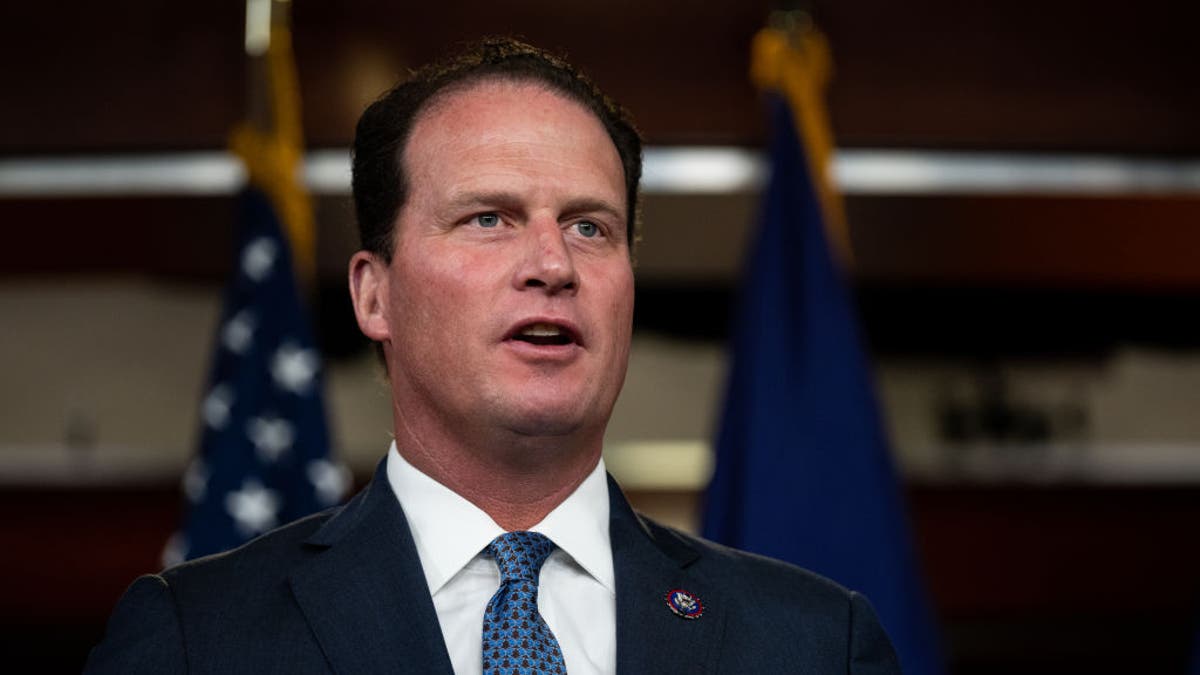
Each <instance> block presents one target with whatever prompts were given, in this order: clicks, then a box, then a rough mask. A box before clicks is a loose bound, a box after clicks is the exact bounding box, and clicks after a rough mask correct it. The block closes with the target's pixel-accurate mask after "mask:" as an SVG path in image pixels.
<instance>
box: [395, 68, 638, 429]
mask: <svg viewBox="0 0 1200 675" xmlns="http://www.w3.org/2000/svg"><path fill="white" fill-rule="evenodd" d="M402 161H403V162H404V168H405V171H406V174H407V176H408V180H409V191H408V198H407V201H406V203H405V206H404V207H403V208H402V209H401V212H400V214H399V216H398V218H397V222H396V234H395V236H396V247H395V255H394V258H393V260H392V262H391V265H390V267H389V268H388V270H387V289H388V290H387V293H386V298H385V300H384V303H385V313H386V323H387V328H388V330H387V332H388V336H387V339H386V340H385V345H386V346H385V352H386V354H387V358H388V364H389V372H390V376H391V380H392V389H393V395H394V396H395V399H396V400H395V404H396V406H397V408H398V410H399V411H400V413H401V414H404V413H405V412H406V411H414V410H418V409H419V410H420V411H422V412H423V413H425V414H426V417H425V418H426V419H435V420H438V423H440V424H442V425H456V426H458V427H459V428H460V430H461V429H470V428H476V429H496V428H502V429H505V430H508V431H510V432H515V433H517V434H521V435H531V436H547V435H549V436H559V435H564V434H572V433H583V434H585V435H587V434H595V435H596V437H597V438H599V435H601V434H602V433H603V429H604V426H605V424H606V423H607V421H608V417H609V415H610V414H611V412H612V407H613V404H614V403H615V401H616V398H617V394H618V393H619V391H620V389H621V385H622V383H623V381H624V378H625V369H626V364H627V361H628V356H629V341H630V331H631V325H632V318H633V270H632V266H631V262H630V256H629V248H628V243H627V238H626V228H627V227H628V223H626V222H625V213H626V199H625V184H624V173H623V169H622V166H621V161H620V158H619V157H618V155H617V151H616V148H615V147H614V146H613V143H612V141H611V140H610V139H609V137H608V134H607V133H606V132H605V130H604V127H603V126H602V125H601V123H600V122H599V120H597V119H596V118H595V116H593V115H592V114H591V113H590V112H588V111H587V110H586V109H584V108H583V107H582V106H580V105H579V104H577V103H575V102H573V101H571V100H569V99H566V98H564V97H562V96H561V95H559V94H556V93H552V92H550V91H547V90H546V89H545V88H543V87H541V86H539V85H537V84H529V83H512V82H500V81H497V82H483V83H479V84H475V85H472V86H470V87H468V88H466V89H464V90H460V91H455V92H453V93H449V94H445V95H443V97H441V98H439V99H438V100H436V101H435V102H434V103H433V104H432V106H431V107H430V108H429V109H428V110H426V111H424V112H423V113H422V114H421V116H420V118H419V119H418V120H417V122H416V124H415V126H414V127H413V130H412V134H411V136H410V138H409V141H408V145H407V148H406V150H405V152H404V155H403V157H402ZM414 406H417V407H418V408H414ZM428 415H432V417H431V418H430V417H428ZM414 419H415V418H414Z"/></svg>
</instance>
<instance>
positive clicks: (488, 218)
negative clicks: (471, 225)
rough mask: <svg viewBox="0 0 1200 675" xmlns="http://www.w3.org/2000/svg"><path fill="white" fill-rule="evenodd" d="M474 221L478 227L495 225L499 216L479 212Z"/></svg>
mask: <svg viewBox="0 0 1200 675" xmlns="http://www.w3.org/2000/svg"><path fill="white" fill-rule="evenodd" d="M475 222H477V223H479V226H480V227H495V226H497V225H499V224H500V216H498V215H496V214H494V213H481V214H479V215H478V216H475Z"/></svg>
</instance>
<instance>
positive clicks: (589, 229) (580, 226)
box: [575, 220, 600, 239]
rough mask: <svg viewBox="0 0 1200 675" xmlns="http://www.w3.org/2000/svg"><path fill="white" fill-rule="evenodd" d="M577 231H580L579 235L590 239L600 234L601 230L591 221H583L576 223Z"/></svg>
mask: <svg viewBox="0 0 1200 675" xmlns="http://www.w3.org/2000/svg"><path fill="white" fill-rule="evenodd" d="M575 229H577V230H579V234H582V235H583V236H585V237H587V238H589V239H590V238H592V237H594V236H596V235H598V234H600V228H599V227H598V226H597V225H596V224H595V223H593V222H592V221H590V220H581V221H579V222H578V223H575Z"/></svg>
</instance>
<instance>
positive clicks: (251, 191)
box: [163, 187, 350, 564]
mask: <svg viewBox="0 0 1200 675" xmlns="http://www.w3.org/2000/svg"><path fill="white" fill-rule="evenodd" d="M239 210H240V213H239V217H238V225H237V234H236V246H235V248H234V250H235V257H234V261H233V262H234V264H233V278H232V279H231V280H230V282H229V286H228V287H227V289H226V291H225V298H224V307H223V310H222V315H221V323H220V326H219V329H218V335H217V339H216V353H215V355H214V357H213V363H212V371H211V374H210V376H209V384H208V390H207V393H206V394H205V396H204V400H203V402H202V404H201V415H200V421H201V425H202V431H201V438H200V451H199V453H198V455H197V457H196V458H195V459H194V460H193V461H192V463H191V465H190V466H189V467H188V469H187V473H186V475H185V476H184V480H183V489H184V495H185V497H186V500H187V513H186V516H185V522H184V526H183V529H182V531H181V532H179V533H177V534H176V535H175V536H174V537H172V538H171V541H170V542H169V543H168V546H167V550H166V552H165V553H164V554H163V557H164V562H165V563H167V564H172V563H175V562H180V561H182V560H185V559H191V558H195V557H199V556H202V555H207V554H210V553H216V552H218V551H224V550H227V549H230V548H234V547H236V546H238V545H240V544H242V543H244V542H246V541H248V540H250V539H252V538H253V537H255V536H257V535H259V534H262V533H263V532H266V531H267V530H269V529H271V528H273V527H276V526H278V525H281V524H283V523H286V522H288V521H290V520H294V519H296V518H299V517H302V516H305V515H308V514H310V513H313V512H315V511H319V510H321V509H323V508H326V507H329V506H332V505H334V504H337V503H338V502H339V501H340V500H341V498H342V496H343V495H344V494H345V492H346V491H347V488H348V487H349V483H350V477H349V473H348V472H347V471H346V469H345V468H344V467H342V466H341V465H339V464H337V463H335V462H333V461H332V460H331V457H330V449H329V431H328V429H327V427H326V422H325V411H324V406H323V403H322V400H321V373H320V359H319V358H318V352H317V349H316V346H315V344H314V340H313V336H312V331H311V329H310V327H309V324H308V319H307V316H306V314H305V311H304V306H303V304H302V302H301V299H300V294H299V292H298V290H297V284H296V280H295V275H294V273H293V270H292V257H291V252H290V250H289V246H288V244H287V241H286V240H285V239H284V237H283V234H282V230H281V228H280V223H279V219H278V217H277V216H276V213H275V209H274V208H273V206H272V204H271V202H270V201H269V199H268V198H267V197H266V195H265V194H264V193H263V192H261V191H260V190H258V189H257V188H254V187H251V188H248V189H247V190H245V191H244V192H243V194H242V195H241V197H240V204H239Z"/></svg>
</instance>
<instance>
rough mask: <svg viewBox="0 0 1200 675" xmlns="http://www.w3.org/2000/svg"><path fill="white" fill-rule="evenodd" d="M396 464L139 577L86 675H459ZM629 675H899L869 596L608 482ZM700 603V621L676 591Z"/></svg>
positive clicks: (624, 670)
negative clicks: (655, 507) (752, 549)
mask: <svg viewBox="0 0 1200 675" xmlns="http://www.w3.org/2000/svg"><path fill="white" fill-rule="evenodd" d="M383 466H384V464H383V463H380V467H379V470H378V471H377V472H376V475H375V478H374V480H373V481H372V482H371V484H370V485H369V486H368V487H367V488H366V489H365V490H363V491H362V492H361V493H359V494H358V495H357V496H356V497H354V499H352V500H351V501H350V502H349V503H347V504H346V505H345V506H344V507H340V508H337V509H332V510H330V511H326V512H324V513H321V514H317V515H314V516H311V517H309V518H305V519H303V520H299V521H297V522H295V523H292V524H290V525H287V526H284V527H282V528H280V529H278V530H275V531H273V532H270V533H268V534H266V535H264V536H262V537H260V538H258V539H256V540H254V541H252V542H250V543H248V544H246V545H245V546H242V547H241V548H238V549H236V550H234V551H230V552H227V553H222V554H219V555H216V556H210V557H208V558H202V559H199V560H195V561H192V562H188V563H184V564H183V565H179V566H177V567H173V568H170V569H168V570H166V571H164V572H162V573H160V574H157V575H152V576H144V577H141V578H139V579H138V580H136V581H135V582H134V583H133V585H132V586H130V588H129V590H128V591H127V592H126V593H125V595H124V597H122V598H121V601H120V602H119V603H118V604H117V607H116V609H115V610H114V611H113V615H112V617H111V618H110V620H109V624H108V631H107V634H106V636H105V638H104V640H103V642H101V643H100V644H99V645H98V646H97V647H96V648H95V649H93V650H92V653H91V656H90V657H89V659H88V663H87V666H86V668H85V672H86V673H185V672H186V673H328V672H336V673H343V674H351V673H352V674H358V673H437V674H441V675H452V672H453V671H452V670H451V666H450V659H449V656H448V655H447V653H446V647H445V643H444V641H443V638H442V633H441V629H440V628H439V626H438V619H437V614H436V612H435V611H434V608H433V601H432V599H431V598H430V595H429V588H428V586H427V585H426V583H425V576H424V574H423V573H422V571H421V566H420V561H419V559H418V556H417V550H416V547H415V546H414V544H413V540H412V535H411V534H410V532H409V529H408V524H407V521H406V520H405V518H404V512H403V510H402V509H401V508H400V504H399V501H398V500H397V499H396V498H395V495H393V494H392V490H391V487H390V485H389V484H388V481H387V477H386V472H385V471H384V469H383ZM609 499H610V501H611V524H610V535H611V540H612V552H613V563H614V566H615V571H616V583H617V671H618V672H619V673H621V674H622V675H640V674H643V673H676V672H678V673H688V674H689V675H700V674H701V673H820V674H824V673H854V674H856V675H876V674H882V673H898V672H900V668H899V665H898V664H897V661H896V656H895V654H894V652H893V650H892V647H891V644H890V643H889V641H888V638H887V636H886V635H885V634H884V632H883V630H882V628H881V627H880V625H879V622H878V620H877V619H876V617H875V613H874V611H873V610H872V609H871V606H870V605H869V604H868V603H867V601H866V599H865V598H863V597H862V596H861V595H858V594H856V593H853V592H851V591H847V590H845V589H843V588H841V587H840V586H838V585H836V584H834V583H833V582H830V581H828V580H826V579H823V578H821V577H818V576H817V575H815V574H812V573H810V572H807V571H804V570H802V569H800V568H798V567H795V566H792V565H788V564H785V563H782V562H779V561H775V560H771V559H768V558H763V557H760V556H755V555H751V554H747V553H743V552H739V551H734V550H732V549H729V548H725V547H722V546H718V545H716V544H713V543H711V542H707V541H704V540H701V539H697V538H694V537H690V536H687V535H684V534H682V533H679V532H676V531H674V530H671V529H668V528H665V527H662V526H660V525H657V524H656V523H654V522H652V521H650V520H648V519H646V518H644V517H641V516H639V515H638V514H635V513H634V512H633V510H632V509H631V508H630V507H629V503H628V502H627V501H626V500H625V497H624V495H622V493H621V490H620V488H619V487H618V486H617V484H616V483H615V482H614V481H613V480H612V478H611V477H610V478H609ZM672 589H683V590H686V591H689V592H690V593H692V594H694V595H695V596H697V597H698V598H699V599H700V601H701V602H702V603H703V605H704V613H703V614H702V615H701V616H700V617H699V618H696V619H691V620H685V619H683V618H680V617H678V616H676V615H675V614H674V613H672V612H671V610H670V608H669V607H668V606H667V603H666V599H665V598H666V595H667V592H668V591H670V590H672Z"/></svg>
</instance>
